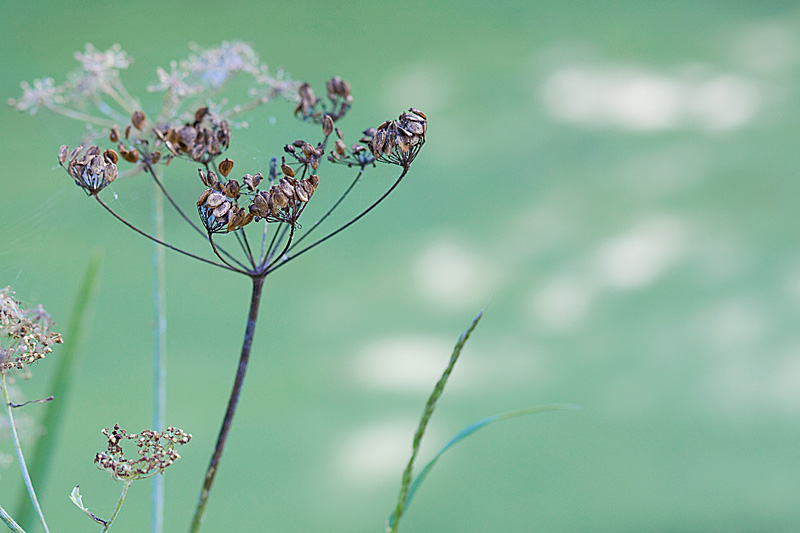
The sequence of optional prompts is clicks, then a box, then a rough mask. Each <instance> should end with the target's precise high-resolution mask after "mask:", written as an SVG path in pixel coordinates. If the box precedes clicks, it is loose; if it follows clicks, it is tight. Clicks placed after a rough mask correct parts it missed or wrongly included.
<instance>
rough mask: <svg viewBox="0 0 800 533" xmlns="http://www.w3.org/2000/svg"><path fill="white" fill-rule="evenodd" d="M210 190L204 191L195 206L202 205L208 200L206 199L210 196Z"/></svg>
mask: <svg viewBox="0 0 800 533" xmlns="http://www.w3.org/2000/svg"><path fill="white" fill-rule="evenodd" d="M211 193H212V191H211V189H206V190H204V191H203V194H201V195H200V198H198V199H197V205H198V206H200V205H203V204H204V203H206V200H208V197H209V196H210V195H211Z"/></svg>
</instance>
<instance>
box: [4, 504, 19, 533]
mask: <svg viewBox="0 0 800 533" xmlns="http://www.w3.org/2000/svg"><path fill="white" fill-rule="evenodd" d="M0 520H2V521H3V523H4V524H5V525H7V526H8V529H10V530H11V531H13V532H14V533H25V530H24V529H22V528H21V527H20V525H19V524H17V523H16V522H15V521H14V519H13V518H11V515H10V514H8V513H7V512H6V510H5V509H3V507H2V506H0Z"/></svg>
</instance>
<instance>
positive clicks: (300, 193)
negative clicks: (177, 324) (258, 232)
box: [250, 174, 319, 224]
mask: <svg viewBox="0 0 800 533" xmlns="http://www.w3.org/2000/svg"><path fill="white" fill-rule="evenodd" d="M318 185H319V176H317V175H315V174H312V175H311V176H309V177H308V178H306V179H303V180H298V179H295V178H293V177H290V176H284V177H282V178H281V179H280V180H279V181H278V183H276V184H274V185H272V186H271V187H270V188H269V189H268V190H266V191H261V192H259V193H258V194H256V195H254V196H253V203H252V204H250V213H251V214H252V215H253V216H255V217H256V220H259V219H262V218H264V219H266V220H267V221H268V222H287V223H290V224H293V223H295V222H296V221H297V217H299V216H300V213H301V212H302V210H303V208H304V207H305V204H306V203H308V201H309V200H310V199H311V196H312V195H313V194H314V191H316V190H317V186H318Z"/></svg>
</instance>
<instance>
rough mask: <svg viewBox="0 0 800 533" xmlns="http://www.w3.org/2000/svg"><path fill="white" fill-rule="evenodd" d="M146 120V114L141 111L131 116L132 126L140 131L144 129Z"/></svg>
mask: <svg viewBox="0 0 800 533" xmlns="http://www.w3.org/2000/svg"><path fill="white" fill-rule="evenodd" d="M145 120H146V119H145V116H144V113H142V112H141V111H134V112H133V114H132V115H131V124H133V127H134V128H136V129H137V130H139V131H142V130H143V129H144V123H145Z"/></svg>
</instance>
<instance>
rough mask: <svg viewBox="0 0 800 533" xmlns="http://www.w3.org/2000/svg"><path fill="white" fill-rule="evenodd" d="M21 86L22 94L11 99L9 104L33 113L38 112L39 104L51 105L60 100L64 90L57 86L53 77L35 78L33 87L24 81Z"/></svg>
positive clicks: (19, 109) (18, 109)
mask: <svg viewBox="0 0 800 533" xmlns="http://www.w3.org/2000/svg"><path fill="white" fill-rule="evenodd" d="M19 86H20V87H21V88H22V96H21V97H20V98H19V99H14V98H11V99H9V100H8V105H10V106H11V107H13V108H14V109H16V110H17V111H23V112H24V111H27V112H28V113H30V114H31V115H35V114H36V112H37V111H38V110H39V106H44V107H50V106H52V105H54V104H55V103H57V102H59V101H60V100H61V97H60V94H61V93H62V92H63V88H62V87H57V86H56V84H55V81H54V80H53V78H42V79H36V80H33V87H31V86H30V85H29V84H28V83H27V82H24V81H23V82H22V83H20V84H19Z"/></svg>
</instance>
